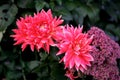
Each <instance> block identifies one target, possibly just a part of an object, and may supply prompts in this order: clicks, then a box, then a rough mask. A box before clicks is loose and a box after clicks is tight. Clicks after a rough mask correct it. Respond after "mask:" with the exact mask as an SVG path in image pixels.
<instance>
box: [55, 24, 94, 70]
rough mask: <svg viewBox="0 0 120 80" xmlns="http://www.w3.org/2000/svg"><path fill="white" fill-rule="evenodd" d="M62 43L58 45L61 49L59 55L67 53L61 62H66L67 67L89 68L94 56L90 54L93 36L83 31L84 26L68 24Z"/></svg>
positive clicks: (62, 36)
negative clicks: (75, 26) (76, 26)
mask: <svg viewBox="0 0 120 80" xmlns="http://www.w3.org/2000/svg"><path fill="white" fill-rule="evenodd" d="M59 36H60V37H61V39H62V40H61V41H60V43H59V44H58V45H57V46H58V48H59V49H60V51H59V52H58V53H57V55H60V54H65V55H64V57H63V58H62V59H61V61H60V62H64V64H65V68H68V69H76V70H77V71H79V70H80V71H82V72H84V70H87V66H91V64H90V61H93V57H92V56H91V55H90V54H89V52H90V51H91V49H92V46H90V43H91V41H92V38H93V36H91V37H90V38H88V35H87V34H85V33H82V27H80V26H79V27H78V28H74V27H73V26H71V27H70V26H69V25H67V26H66V27H65V28H64V29H63V34H61V35H59Z"/></svg>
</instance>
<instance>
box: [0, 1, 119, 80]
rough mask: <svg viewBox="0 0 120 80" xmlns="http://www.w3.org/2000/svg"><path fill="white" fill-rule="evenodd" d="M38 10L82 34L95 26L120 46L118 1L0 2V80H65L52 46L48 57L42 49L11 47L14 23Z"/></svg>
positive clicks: (55, 51) (55, 50)
mask: <svg viewBox="0 0 120 80" xmlns="http://www.w3.org/2000/svg"><path fill="white" fill-rule="evenodd" d="M41 9H44V10H46V11H47V10H48V9H51V10H52V12H53V15H54V16H60V15H62V19H64V24H72V25H74V26H77V25H78V24H80V25H84V30H85V31H86V30H88V29H89V28H90V27H91V26H98V27H99V28H102V29H103V30H104V31H105V32H106V33H107V34H108V35H110V36H111V38H113V39H114V40H115V41H116V42H118V43H119V44H120V23H119V22H120V1H119V0H1V1H0V80H2V79H6V80H67V78H66V77H65V76H64V74H65V70H64V65H63V64H59V60H60V59H59V58H58V57H56V56H55V54H56V53H57V51H58V50H57V49H56V48H53V47H52V48H51V51H50V53H49V54H48V53H45V52H44V51H42V50H40V52H39V53H38V52H37V51H35V52H31V50H30V49H29V48H27V49H26V50H25V51H23V52H21V48H20V46H13V43H14V41H13V38H11V37H10V35H11V34H13V32H12V29H13V28H16V24H15V23H16V20H17V19H19V18H20V17H24V16H25V15H29V14H30V15H33V14H34V13H37V12H39V11H40V10H41ZM118 61H119V60H118ZM86 80H87V79H86Z"/></svg>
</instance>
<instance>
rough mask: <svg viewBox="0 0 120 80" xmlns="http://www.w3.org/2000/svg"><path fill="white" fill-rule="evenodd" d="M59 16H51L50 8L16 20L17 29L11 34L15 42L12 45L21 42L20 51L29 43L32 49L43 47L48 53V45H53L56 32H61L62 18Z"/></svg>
mask: <svg viewBox="0 0 120 80" xmlns="http://www.w3.org/2000/svg"><path fill="white" fill-rule="evenodd" d="M60 18H61V17H59V18H57V17H55V18H53V16H52V13H51V10H48V11H47V12H45V11H44V10H42V11H41V12H39V13H37V14H34V16H33V17H31V16H26V17H25V18H21V19H20V20H17V22H16V24H17V26H18V29H13V32H14V33H15V34H14V35H12V37H13V38H14V40H15V41H16V43H15V44H14V45H18V44H22V51H23V50H24V49H25V48H26V47H27V45H30V48H31V50H32V51H34V49H35V48H36V49H37V50H39V49H41V48H43V49H44V50H45V51H47V52H48V53H49V47H50V45H52V46H53V45H54V44H55V43H54V40H58V39H57V38H58V36H57V33H60V32H61V29H62V26H60V24H62V22H63V20H61V19H60Z"/></svg>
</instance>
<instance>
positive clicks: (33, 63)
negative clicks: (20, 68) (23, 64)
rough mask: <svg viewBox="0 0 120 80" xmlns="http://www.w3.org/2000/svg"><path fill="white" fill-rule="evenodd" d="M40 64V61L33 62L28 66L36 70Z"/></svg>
mask: <svg viewBox="0 0 120 80" xmlns="http://www.w3.org/2000/svg"><path fill="white" fill-rule="evenodd" d="M39 64H40V62H39V61H31V62H29V63H28V64H27V65H28V67H29V69H30V70H32V69H34V68H36V67H37V66H38V65H39Z"/></svg>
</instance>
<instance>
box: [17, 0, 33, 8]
mask: <svg viewBox="0 0 120 80" xmlns="http://www.w3.org/2000/svg"><path fill="white" fill-rule="evenodd" d="M17 5H18V7H20V8H34V0H17Z"/></svg>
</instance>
